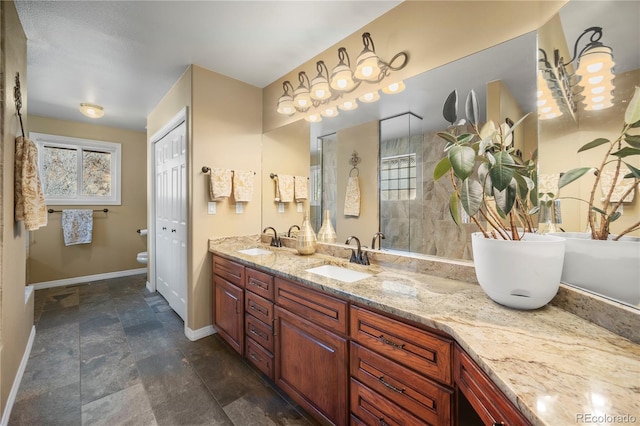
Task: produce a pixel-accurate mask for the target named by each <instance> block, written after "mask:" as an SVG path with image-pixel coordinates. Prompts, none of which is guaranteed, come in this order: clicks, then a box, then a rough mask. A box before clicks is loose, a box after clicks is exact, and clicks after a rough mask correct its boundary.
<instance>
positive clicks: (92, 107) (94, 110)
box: [79, 103, 104, 118]
mask: <svg viewBox="0 0 640 426" xmlns="http://www.w3.org/2000/svg"><path fill="white" fill-rule="evenodd" d="M79 109H80V112H81V113H82V114H83V115H85V116H87V117H89V118H100V117H102V116H103V115H104V108H102V107H101V106H100V105H96V104H87V103H81V104H80V108H79Z"/></svg>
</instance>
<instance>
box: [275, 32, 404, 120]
mask: <svg viewBox="0 0 640 426" xmlns="http://www.w3.org/2000/svg"><path fill="white" fill-rule="evenodd" d="M362 43H363V45H364V48H363V49H362V52H360V54H359V55H358V58H357V59H356V66H355V69H354V70H352V68H351V60H350V58H349V54H348V53H347V49H345V48H344V47H341V48H339V49H338V65H336V66H335V67H334V68H333V69H332V70H331V73H329V69H328V68H327V66H326V64H325V63H324V61H318V62H316V71H317V75H316V76H315V77H314V78H313V79H312V80H311V81H309V77H307V74H306V73H305V72H304V71H300V72H299V73H298V83H299V84H298V87H297V88H295V89H294V88H293V85H292V84H291V82H289V81H285V82H284V83H282V88H283V94H282V96H280V98H279V99H278V105H277V112H278V113H280V114H283V115H289V116H291V115H294V114H295V113H296V112H300V113H306V115H305V120H307V121H310V122H317V121H320V120H321V119H322V117H321V115H322V116H324V117H335V116H336V115H338V109H340V110H342V111H350V110H353V109H356V108H357V107H358V103H357V102H356V101H355V100H354V99H353V98H351V99H345V100H342V101H340V99H341V98H343V97H344V95H345V94H349V93H351V92H353V91H354V90H356V89H357V88H358V87H359V86H360V85H361V84H362V83H363V82H366V83H374V84H376V83H380V82H382V80H384V79H385V78H386V77H388V76H389V75H390V74H391V71H398V70H401V69H403V68H404V67H405V66H406V65H407V62H408V60H409V55H408V54H407V53H406V52H399V53H397V54H395V55H394V56H393V57H392V58H391V60H390V61H389V62H384V61H383V60H381V59H380V58H379V57H378V55H377V54H376V51H375V46H374V44H373V39H372V38H371V35H370V34H369V33H364V34H362ZM404 87H405V86H404V82H402V81H397V82H395V83H393V84H389V85H386V86H384V87H383V89H382V90H383V93H386V94H394V93H400V92H401V91H402V90H404ZM359 99H360V101H362V102H375V101H377V100H378V99H380V94H379V93H378V90H377V89H375V90H374V91H372V92H370V93H366V94H365V95H363V96H361V97H360V98H359ZM336 105H337V107H336ZM310 108H313V109H314V111H313V112H309V110H310Z"/></svg>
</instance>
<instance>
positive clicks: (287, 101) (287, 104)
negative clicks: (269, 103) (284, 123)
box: [278, 95, 296, 115]
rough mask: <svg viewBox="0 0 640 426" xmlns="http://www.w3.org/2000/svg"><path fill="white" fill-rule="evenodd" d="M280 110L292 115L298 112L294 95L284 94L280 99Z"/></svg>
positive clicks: (282, 112) (281, 112)
mask: <svg viewBox="0 0 640 426" xmlns="http://www.w3.org/2000/svg"><path fill="white" fill-rule="evenodd" d="M278 112H279V113H280V114H284V115H291V114H294V113H295V112H296V108H295V106H294V105H293V96H291V95H282V96H280V99H278Z"/></svg>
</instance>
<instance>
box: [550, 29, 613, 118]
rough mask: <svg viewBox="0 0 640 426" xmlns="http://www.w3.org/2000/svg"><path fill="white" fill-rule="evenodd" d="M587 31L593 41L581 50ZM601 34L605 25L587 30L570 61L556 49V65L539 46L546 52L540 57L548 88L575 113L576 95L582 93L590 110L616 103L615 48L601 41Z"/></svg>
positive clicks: (583, 100) (577, 42) (574, 47)
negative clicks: (569, 69)
mask: <svg viewBox="0 0 640 426" xmlns="http://www.w3.org/2000/svg"><path fill="white" fill-rule="evenodd" d="M586 35H590V39H589V42H588V43H587V44H586V45H585V46H584V47H583V48H582V49H581V50H580V51H579V52H578V45H579V44H580V40H582V38H583V37H584V36H586ZM601 38H602V28H601V27H590V28H587V29H586V30H584V31H583V32H582V34H580V36H579V37H578V39H577V40H576V42H575V44H574V46H573V58H571V60H569V61H568V62H566V63H565V62H564V58H562V57H561V56H560V52H559V51H558V49H555V50H554V58H553V65H551V64H550V63H549V61H548V59H547V55H546V52H545V51H544V50H543V49H539V51H540V52H541V53H542V55H543V58H541V59H540V64H541V66H540V70H541V71H542V72H543V76H544V78H545V81H546V83H547V86H548V88H549V89H550V90H551V92H552V93H553V94H554V96H555V98H556V99H559V100H562V101H563V103H564V104H565V105H566V106H567V107H568V109H569V110H570V111H571V112H572V113H573V112H575V109H576V108H575V100H574V97H575V96H580V100H581V101H582V103H584V109H585V110H586V111H596V110H600V109H605V108H609V107H611V106H613V103H612V100H613V90H614V85H613V79H614V77H615V75H614V71H613V69H614V66H615V62H614V61H613V49H611V47H609V46H606V45H604V44H603V43H602V42H601V41H600V39H601ZM571 64H574V68H575V72H574V73H573V74H570V72H569V71H568V69H567V67H568V66H569V65H571ZM539 87H540V85H539Z"/></svg>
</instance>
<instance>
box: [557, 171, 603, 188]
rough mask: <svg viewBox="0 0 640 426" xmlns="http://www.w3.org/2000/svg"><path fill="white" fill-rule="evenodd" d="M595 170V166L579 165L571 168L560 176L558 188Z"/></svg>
mask: <svg viewBox="0 0 640 426" xmlns="http://www.w3.org/2000/svg"><path fill="white" fill-rule="evenodd" d="M594 170H595V169H594V168H593V167H578V168H577V169H571V170H569V171H568V172H566V173H564V174H563V175H562V176H560V179H559V180H558V189H560V188H563V187H565V186H567V185H568V184H570V183H571V182H573V181H574V180H576V179H579V178H581V177H582V176H584V175H586V174H587V173H589V172H591V171H594Z"/></svg>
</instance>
